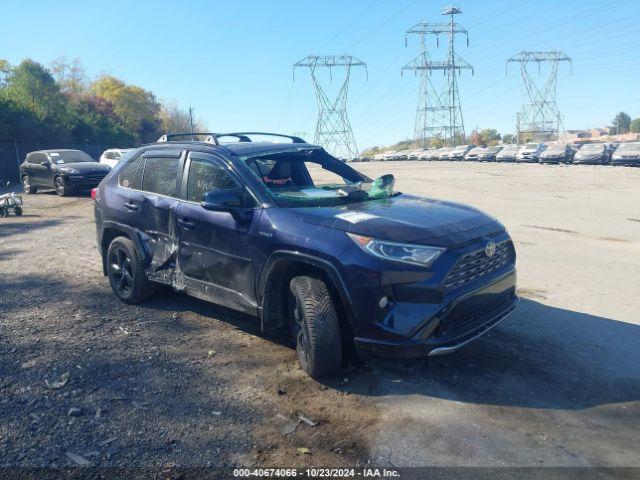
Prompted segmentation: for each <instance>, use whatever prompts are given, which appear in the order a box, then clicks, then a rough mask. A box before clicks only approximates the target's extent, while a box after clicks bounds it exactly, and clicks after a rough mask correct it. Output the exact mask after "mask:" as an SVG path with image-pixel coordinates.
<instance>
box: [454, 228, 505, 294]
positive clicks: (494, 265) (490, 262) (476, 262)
mask: <svg viewBox="0 0 640 480" xmlns="http://www.w3.org/2000/svg"><path fill="white" fill-rule="evenodd" d="M513 257H514V251H513V244H512V243H511V241H509V240H506V241H504V242H502V243H499V244H497V245H496V253H494V255H493V256H492V257H490V258H489V257H487V255H486V254H485V253H484V249H482V250H477V251H475V252H471V253H467V254H466V255H464V256H462V258H460V259H459V260H458V262H457V263H456V264H455V265H454V266H453V268H452V269H451V271H450V272H449V273H448V275H447V276H446V278H445V279H444V281H443V282H442V286H443V287H444V288H445V290H450V289H452V288H457V287H460V286H462V285H465V284H466V283H469V282H471V281H473V280H475V279H476V278H480V277H483V276H485V275H487V274H489V273H491V272H494V271H496V270H498V269H500V268H502V267H504V266H505V265H507V264H509V263H513Z"/></svg>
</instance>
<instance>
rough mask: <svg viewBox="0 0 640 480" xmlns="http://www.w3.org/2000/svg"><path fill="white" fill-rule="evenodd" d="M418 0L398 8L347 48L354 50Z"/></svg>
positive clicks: (412, 0)
mask: <svg viewBox="0 0 640 480" xmlns="http://www.w3.org/2000/svg"><path fill="white" fill-rule="evenodd" d="M417 1H418V0H411V1H410V2H409V3H407V4H406V5H405V6H404V7H402V8H401V9H400V10H398V11H397V12H396V13H394V14H393V15H391V16H390V17H389V18H387V19H386V20H385V21H384V22H382V23H381V24H380V25H378V26H377V27H375V28H374V29H373V30H371V31H370V32H369V33H367V34H366V35H365V36H364V37H362V38H361V39H360V40H358V41H357V42H355V43H354V44H353V45H351V46H350V47H349V48H348V49H347V50H353V49H354V47H357V46H358V45H360V44H361V43H362V42H364V41H365V40H367V39H368V38H369V37H371V36H372V35H373V34H374V33H376V32H378V31H379V30H381V29H382V28H384V27H385V26H387V25H388V24H389V23H391V22H392V21H393V20H394V19H395V18H396V17H398V16H399V15H400V14H402V13H404V12H405V11H406V10H407V9H408V8H409V7H411V6H412V5H413V4H414V3H416V2H417Z"/></svg>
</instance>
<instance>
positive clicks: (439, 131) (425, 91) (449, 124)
mask: <svg viewBox="0 0 640 480" xmlns="http://www.w3.org/2000/svg"><path fill="white" fill-rule="evenodd" d="M460 13H462V10H460V8H459V7H457V6H455V5H450V6H448V7H447V8H445V9H444V10H443V11H442V15H448V16H450V17H451V19H450V21H449V22H448V23H426V22H421V23H419V24H417V25H415V26H414V27H412V28H410V29H409V30H407V32H406V36H405V44H406V43H408V37H409V35H418V36H419V38H420V55H418V56H417V57H416V58H415V59H414V60H412V61H411V62H409V63H408V64H406V65H405V66H404V67H402V69H401V72H404V71H405V70H409V71H413V72H414V74H416V75H417V74H418V72H419V73H420V88H419V90H418V107H417V108H416V123H415V130H414V138H415V140H416V142H418V143H419V144H420V145H421V146H423V147H424V146H426V145H427V143H428V141H429V139H432V138H438V137H439V138H442V139H443V140H444V143H445V145H448V146H455V145H456V144H457V143H460V142H462V141H463V140H464V136H465V135H464V119H463V118H462V108H461V106H460V95H459V94H458V80H457V78H456V77H457V75H460V74H461V72H462V70H471V73H473V67H472V66H471V65H470V64H469V63H468V62H467V61H466V60H464V59H463V58H461V57H459V56H458V55H457V54H456V50H455V36H456V35H457V34H462V35H464V36H465V37H466V40H467V46H469V32H467V30H466V29H464V28H463V27H462V26H460V25H459V24H457V23H456V22H455V18H454V17H455V15H458V14H460ZM427 35H435V37H436V45H437V46H439V45H440V35H447V36H448V38H449V52H448V55H447V59H446V60H445V61H433V60H431V58H430V57H429V54H428V52H427V41H426V38H427ZM434 70H441V71H443V73H444V75H445V82H444V86H443V87H442V89H441V91H440V92H438V89H437V88H436V87H435V86H434V84H433V82H432V81H431V74H432V72H433V71H434Z"/></svg>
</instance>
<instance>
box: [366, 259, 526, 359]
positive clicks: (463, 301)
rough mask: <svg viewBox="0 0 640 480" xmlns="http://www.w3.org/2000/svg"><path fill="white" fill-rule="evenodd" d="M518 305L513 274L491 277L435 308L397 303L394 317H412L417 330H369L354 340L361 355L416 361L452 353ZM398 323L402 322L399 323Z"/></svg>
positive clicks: (445, 300) (428, 305)
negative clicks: (406, 333) (395, 332)
mask: <svg viewBox="0 0 640 480" xmlns="http://www.w3.org/2000/svg"><path fill="white" fill-rule="evenodd" d="M517 303H518V296H517V294H516V272H515V267H511V268H510V269H509V271H508V272H507V273H503V274H501V275H500V276H498V277H497V278H493V279H492V280H491V281H489V282H488V283H485V284H484V285H483V286H481V287H478V288H476V289H475V290H473V291H471V292H467V293H465V294H462V295H459V296H457V297H453V298H447V296H445V297H444V298H443V299H442V302H441V303H440V304H437V305H433V304H419V303H408V302H406V303H397V304H395V305H394V306H393V309H394V310H395V312H392V313H394V314H395V315H397V316H398V317H405V320H407V319H408V318H407V317H412V321H413V322H415V324H416V326H417V328H416V331H415V332H414V333H412V334H411V335H410V336H406V337H402V336H398V335H392V334H389V333H388V332H385V331H384V329H381V328H372V329H369V331H368V332H365V334H364V335H361V336H357V337H356V338H355V340H354V341H355V345H356V348H357V350H358V352H359V353H360V354H362V355H378V356H384V357H393V358H420V357H427V356H435V355H442V354H445V353H450V352H453V351H455V350H457V349H459V348H461V347H463V346H464V345H466V344H467V343H469V342H471V341H472V340H475V339H476V338H478V337H480V336H482V335H484V334H485V333H486V332H487V331H489V330H490V329H491V328H493V327H494V326H496V325H497V324H498V323H499V322H500V321H501V320H503V319H504V318H505V317H506V316H507V315H509V314H510V313H511V312H512V311H513V310H514V309H515V307H516V305H517ZM400 321H402V320H400Z"/></svg>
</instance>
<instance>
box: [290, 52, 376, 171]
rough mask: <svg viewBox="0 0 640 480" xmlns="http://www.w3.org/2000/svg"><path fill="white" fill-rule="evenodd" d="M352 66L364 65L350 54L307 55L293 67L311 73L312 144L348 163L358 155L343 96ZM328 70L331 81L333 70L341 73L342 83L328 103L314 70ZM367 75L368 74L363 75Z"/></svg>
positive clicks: (345, 98) (344, 95) (347, 85)
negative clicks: (315, 116)
mask: <svg viewBox="0 0 640 480" xmlns="http://www.w3.org/2000/svg"><path fill="white" fill-rule="evenodd" d="M353 67H364V68H365V71H366V69H367V64H366V63H364V62H362V61H361V60H358V59H357V58H356V57H353V56H351V55H330V56H317V55H309V56H308V57H305V58H303V59H302V60H300V61H299V62H297V63H296V64H294V65H293V68H294V72H295V69H296V68H308V69H309V71H310V73H311V80H312V82H313V89H314V91H315V94H316V100H317V102H318V122H317V124H316V134H315V140H314V142H315V143H316V144H318V145H321V146H322V147H324V148H325V149H326V150H327V151H328V152H329V153H331V154H332V155H335V156H336V157H338V158H344V159H345V160H351V159H353V158H356V157H357V156H358V147H357V145H356V140H355V138H354V136H353V131H352V130H351V123H349V117H348V116H347V94H348V92H349V79H350V76H351V69H352V68H353ZM321 68H328V69H329V76H330V79H331V81H333V69H334V68H340V69H342V70H344V81H343V82H342V85H341V87H340V89H339V90H338V94H337V95H336V97H335V99H333V100H331V99H330V98H329V95H328V94H327V92H326V91H325V89H324V88H323V86H322V83H321V81H320V79H319V78H318V77H319V75H318V73H319V72H318V71H317V70H318V69H321ZM367 76H368V75H367Z"/></svg>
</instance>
